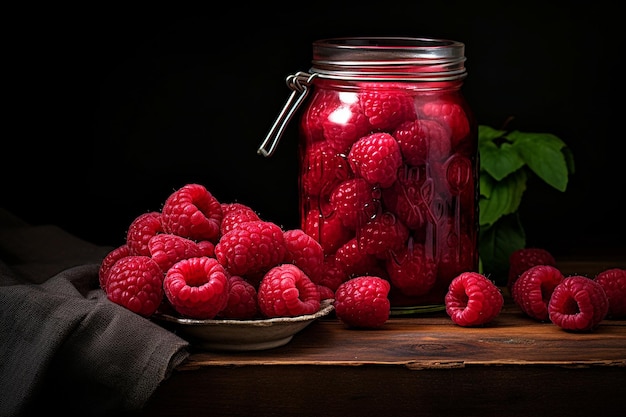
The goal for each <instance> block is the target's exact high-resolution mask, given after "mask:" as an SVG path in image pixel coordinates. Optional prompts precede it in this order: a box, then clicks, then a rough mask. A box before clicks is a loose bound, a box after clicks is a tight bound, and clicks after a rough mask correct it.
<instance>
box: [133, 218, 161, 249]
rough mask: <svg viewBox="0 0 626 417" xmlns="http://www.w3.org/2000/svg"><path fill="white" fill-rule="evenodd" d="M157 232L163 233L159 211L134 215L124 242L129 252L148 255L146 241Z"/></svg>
mask: <svg viewBox="0 0 626 417" xmlns="http://www.w3.org/2000/svg"><path fill="white" fill-rule="evenodd" d="M158 233H163V226H162V224H161V213H159V212H156V211H152V212H149V213H143V214H141V215H139V216H138V217H136V218H135V220H133V221H132V223H131V224H130V226H129V227H128V232H126V244H127V245H128V247H129V249H130V254H131V255H143V256H150V248H148V242H149V241H150V239H152V237H153V236H154V235H156V234H158Z"/></svg>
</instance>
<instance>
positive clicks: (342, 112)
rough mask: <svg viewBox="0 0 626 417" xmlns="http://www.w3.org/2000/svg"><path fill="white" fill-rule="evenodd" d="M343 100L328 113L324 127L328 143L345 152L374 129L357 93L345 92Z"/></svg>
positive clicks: (342, 95) (338, 150)
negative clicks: (359, 101) (364, 112)
mask: <svg viewBox="0 0 626 417" xmlns="http://www.w3.org/2000/svg"><path fill="white" fill-rule="evenodd" d="M341 100H342V103H341V105H340V106H339V107H337V108H336V109H334V110H333V111H332V112H330V113H329V114H328V118H327V119H326V120H325V121H324V123H323V127H324V138H325V139H326V143H328V144H329V145H330V146H331V147H332V148H333V149H335V150H336V151H337V152H340V153H343V154H345V153H346V152H347V151H348V150H349V149H350V146H351V145H352V144H353V143H354V142H355V141H356V140H357V139H358V138H360V137H361V136H364V135H366V134H367V133H368V132H370V131H371V130H372V126H371V125H370V123H369V121H368V119H367V117H366V116H365V115H364V114H363V109H362V108H361V106H360V104H359V103H358V100H357V98H356V93H348V92H343V93H342V94H341Z"/></svg>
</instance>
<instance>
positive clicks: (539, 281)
mask: <svg viewBox="0 0 626 417" xmlns="http://www.w3.org/2000/svg"><path fill="white" fill-rule="evenodd" d="M563 279H564V276H563V274H562V273H561V271H559V270H558V269H557V268H556V267H554V266H551V265H535V266H533V267H531V268H530V269H527V270H526V271H525V272H524V273H523V274H522V275H520V277H519V278H518V279H517V280H516V281H515V283H514V284H513V289H512V295H513V301H515V304H517V305H518V306H519V307H520V308H521V309H522V311H523V312H524V313H525V314H526V315H528V316H530V317H532V318H534V319H536V320H539V321H548V320H549V319H550V318H549V316H548V303H549V302H550V297H552V292H553V291H554V289H555V288H556V286H557V285H559V284H560V283H561V281H563Z"/></svg>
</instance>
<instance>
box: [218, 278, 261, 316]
mask: <svg viewBox="0 0 626 417" xmlns="http://www.w3.org/2000/svg"><path fill="white" fill-rule="evenodd" d="M228 284H229V285H228V287H229V290H228V302H227V303H226V307H224V309H223V310H222V311H220V312H219V313H218V314H217V315H218V316H219V317H222V318H225V319H251V318H254V317H255V316H257V314H258V313H259V306H258V302H257V293H256V288H254V286H253V285H252V284H250V283H249V282H248V281H246V280H245V279H243V278H242V277H240V276H238V275H233V276H231V277H230V278H229V279H228Z"/></svg>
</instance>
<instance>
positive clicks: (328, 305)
mask: <svg viewBox="0 0 626 417" xmlns="http://www.w3.org/2000/svg"><path fill="white" fill-rule="evenodd" d="M332 302H333V300H323V301H322V303H321V306H320V309H319V311H318V312H317V313H315V314H307V315H302V316H295V317H274V318H270V319H251V320H232V319H212V320H199V319H189V318H181V317H176V316H174V315H171V314H162V313H157V314H155V315H154V316H153V317H154V318H155V319H157V320H160V321H164V322H166V323H168V324H171V325H172V326H173V327H174V329H175V330H176V331H177V332H180V335H181V337H184V338H186V339H188V340H189V341H190V343H192V345H194V346H196V347H199V348H202V349H209V350H228V351H248V350H265V349H271V348H275V347H279V346H283V345H286V344H287V343H289V342H290V341H291V339H293V336H294V335H295V334H296V333H298V332H299V331H301V330H302V329H304V328H305V327H307V326H308V325H309V324H311V323H312V322H313V321H315V320H317V319H318V318H320V317H323V316H326V315H328V314H329V313H330V312H331V311H333V309H334V307H333V304H332Z"/></svg>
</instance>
